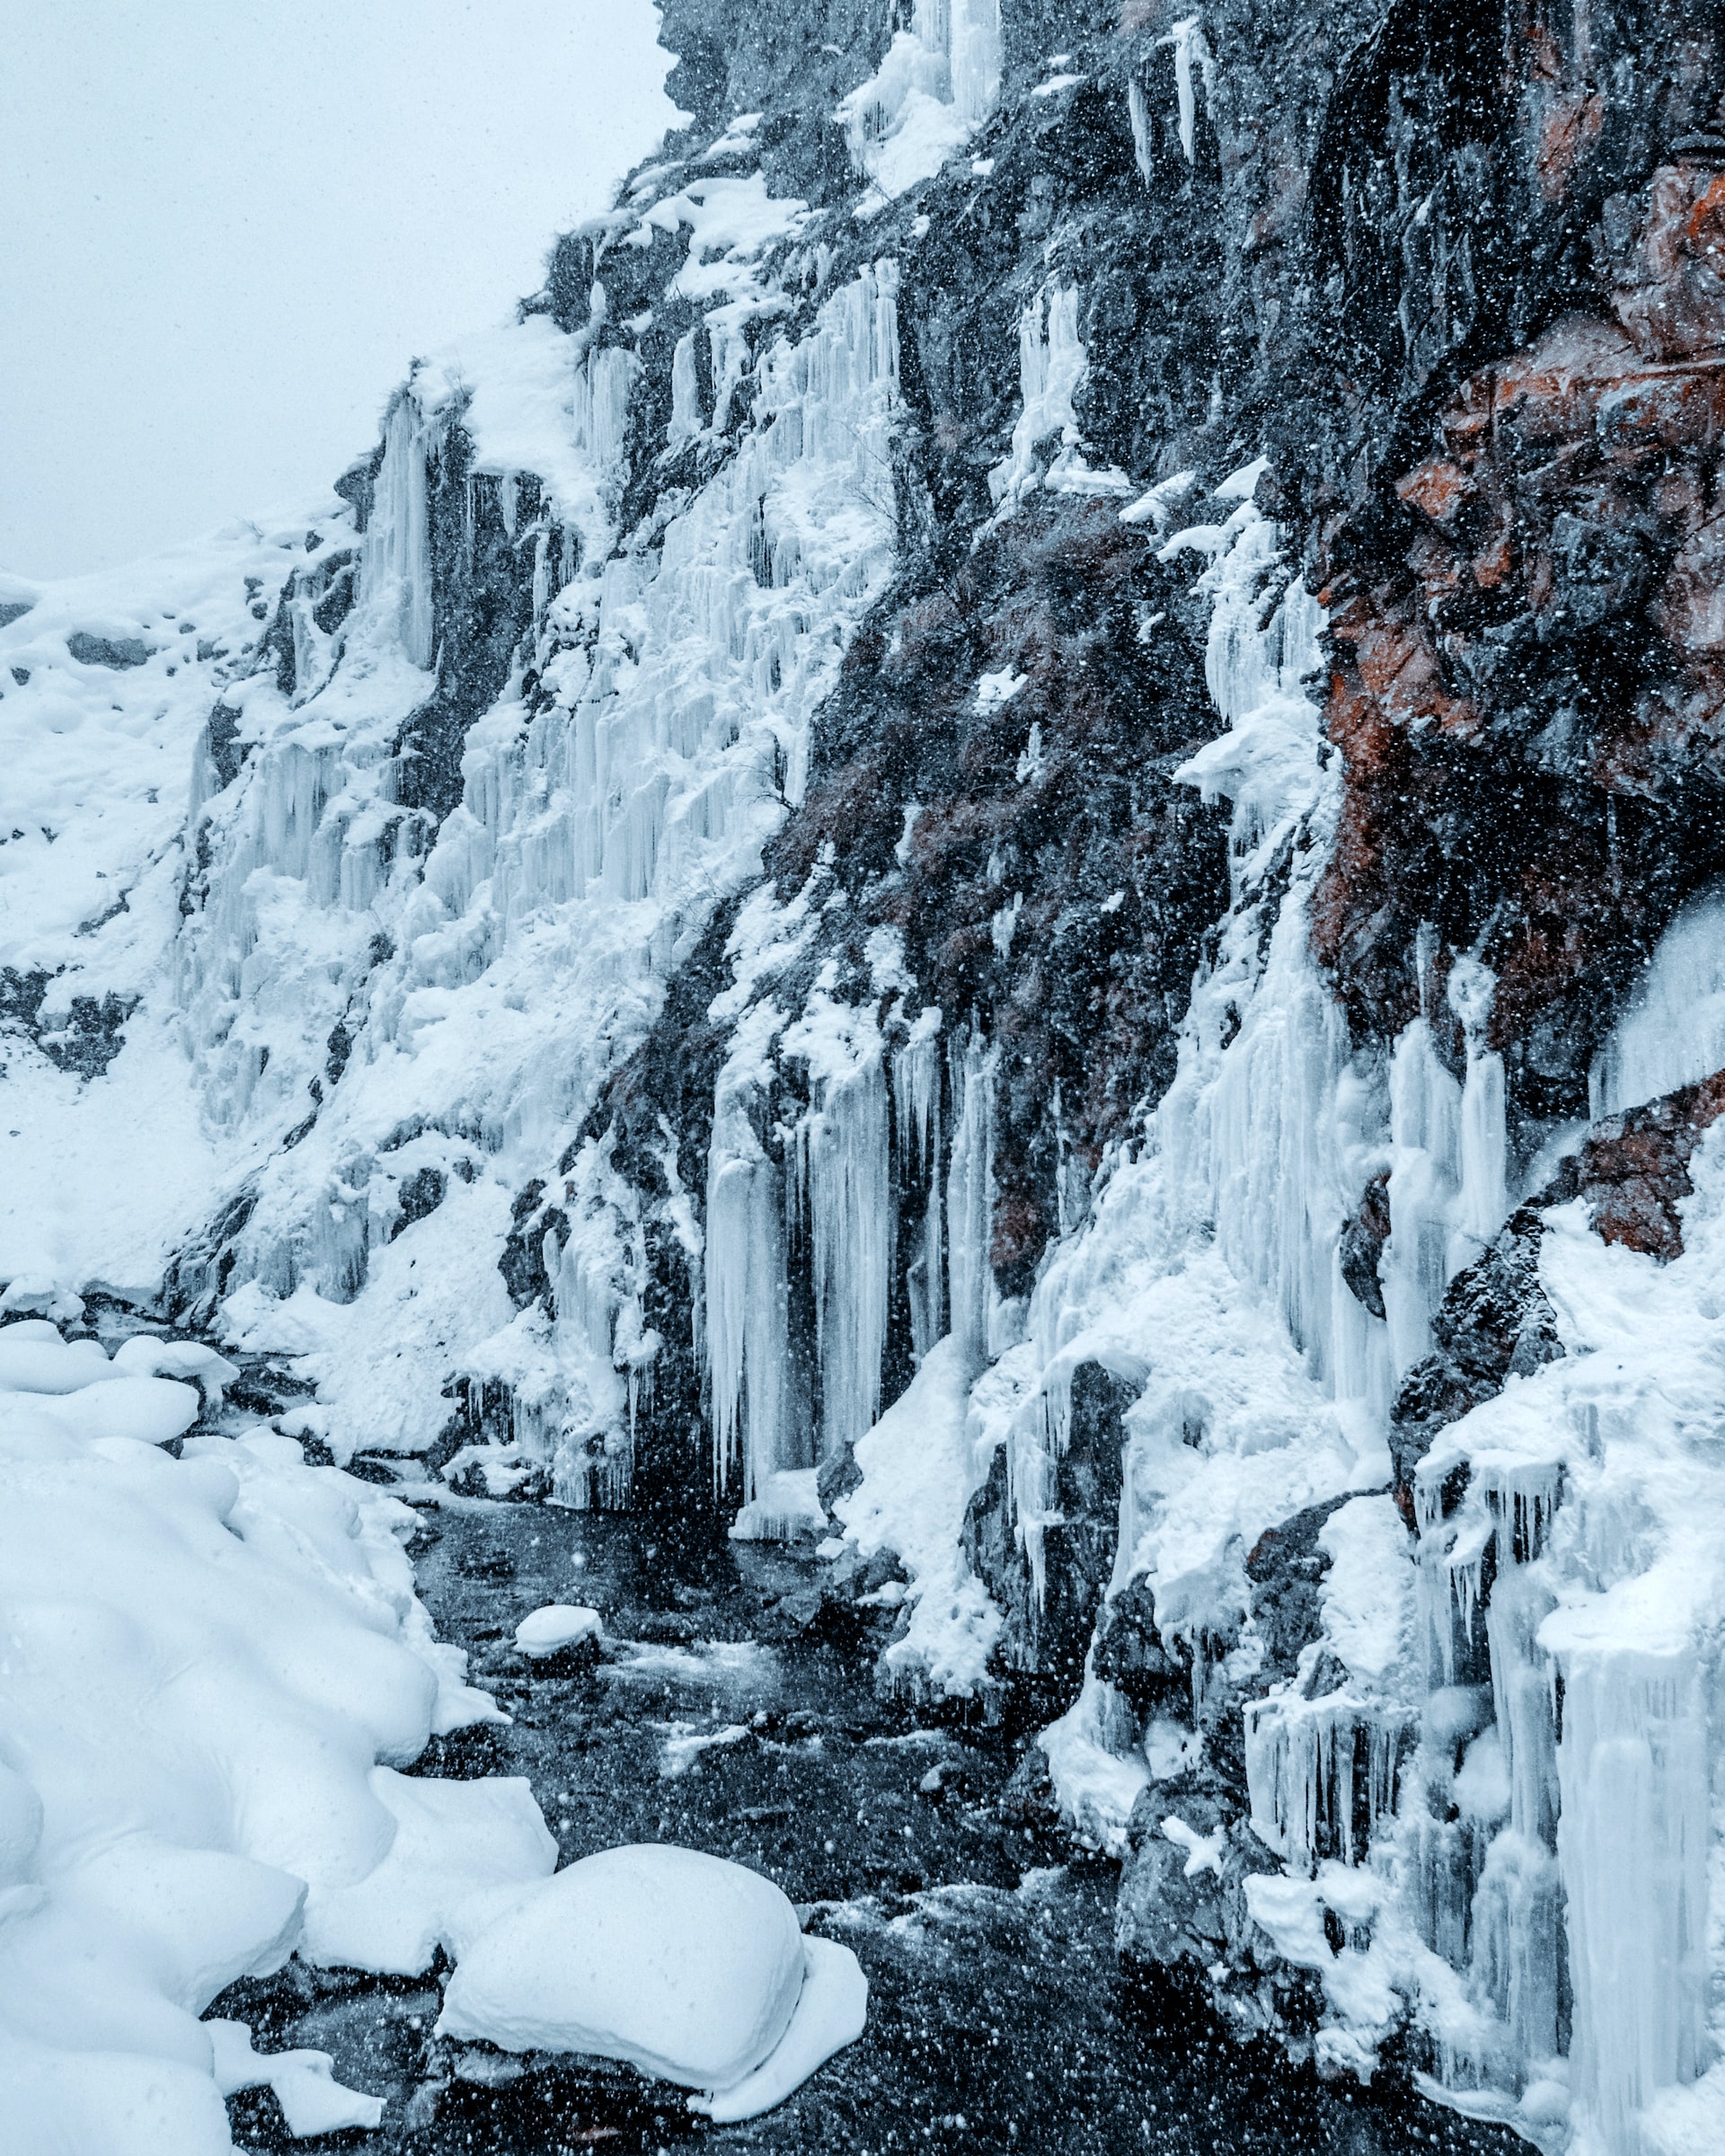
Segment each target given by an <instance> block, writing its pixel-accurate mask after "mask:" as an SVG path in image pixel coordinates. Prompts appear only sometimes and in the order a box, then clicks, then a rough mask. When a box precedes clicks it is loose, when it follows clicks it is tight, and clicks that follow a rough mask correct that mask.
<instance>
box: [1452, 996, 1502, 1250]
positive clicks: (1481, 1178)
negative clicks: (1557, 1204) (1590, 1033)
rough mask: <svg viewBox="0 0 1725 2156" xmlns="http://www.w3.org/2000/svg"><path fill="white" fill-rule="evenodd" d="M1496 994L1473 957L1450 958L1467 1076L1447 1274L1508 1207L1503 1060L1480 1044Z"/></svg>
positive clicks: (1484, 1240) (1496, 1227)
mask: <svg viewBox="0 0 1725 2156" xmlns="http://www.w3.org/2000/svg"><path fill="white" fill-rule="evenodd" d="M1496 993H1497V981H1496V978H1495V976H1493V975H1492V974H1491V971H1490V969H1489V968H1486V967H1484V966H1482V965H1481V964H1480V963H1479V962H1478V960H1477V959H1456V961H1455V965H1454V967H1453V968H1451V970H1450V976H1449V987H1448V996H1449V1003H1450V1007H1451V1008H1452V1009H1453V1010H1454V1011H1455V1014H1456V1016H1457V1017H1458V1018H1459V1019H1460V1020H1461V1021H1462V1027H1463V1032H1464V1038H1465V1039H1466V1043H1467V1074H1466V1079H1465V1082H1464V1084H1463V1088H1462V1118H1461V1132H1460V1173H1461V1192H1460V1196H1459V1199H1458V1202H1457V1206H1456V1227H1457V1230H1458V1231H1459V1233H1460V1236H1461V1243H1460V1247H1459V1248H1457V1249H1455V1250H1452V1251H1451V1255H1450V1270H1451V1271H1452V1272H1455V1271H1458V1270H1459V1269H1460V1268H1461V1267H1462V1266H1464V1265H1466V1264H1468V1263H1470V1262H1471V1261H1472V1260H1473V1259H1474V1258H1476V1257H1478V1255H1479V1253H1480V1251H1481V1250H1482V1248H1483V1247H1484V1246H1485V1244H1487V1243H1488V1242H1490V1241H1491V1238H1492V1237H1493V1236H1494V1235H1495V1234H1496V1233H1497V1232H1498V1230H1499V1228H1500V1227H1501V1226H1502V1225H1503V1223H1504V1219H1505V1216H1506V1215H1507V1214H1508V1210H1509V1190H1508V1135H1507V1130H1508V1126H1507V1120H1506V1111H1505V1106H1504V1098H1505V1096H1504V1075H1503V1058H1502V1056H1499V1055H1498V1054H1497V1053H1496V1052H1495V1051H1494V1050H1491V1049H1489V1048H1488V1047H1486V1045H1485V1041H1486V1029H1487V1028H1488V1026H1489V1025H1490V1023H1491V1003H1492V998H1493V997H1494V995H1495V994H1496Z"/></svg>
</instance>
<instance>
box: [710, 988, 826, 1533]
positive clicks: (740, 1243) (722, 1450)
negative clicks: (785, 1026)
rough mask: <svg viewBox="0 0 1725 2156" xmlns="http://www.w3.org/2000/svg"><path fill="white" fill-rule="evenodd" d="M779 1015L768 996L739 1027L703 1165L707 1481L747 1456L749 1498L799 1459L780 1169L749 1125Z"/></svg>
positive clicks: (718, 1482)
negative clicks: (790, 1407)
mask: <svg viewBox="0 0 1725 2156" xmlns="http://www.w3.org/2000/svg"><path fill="white" fill-rule="evenodd" d="M778 1022H779V1013H778V1012H777V1011H776V1010H775V1009H774V1006H773V1005H772V1004H770V1003H767V1004H763V1005H760V1006H758V1007H757V1008H756V1010H754V1011H751V1012H749V1013H748V1015H747V1018H746V1019H745V1020H744V1021H743V1023H742V1025H740V1026H739V1028H738V1030H737V1037H736V1039H735V1041H734V1043H733V1046H732V1048H731V1053H730V1057H729V1059H728V1060H727V1062H726V1064H725V1066H724V1068H723V1069H722V1070H721V1072H720V1074H719V1080H718V1084H717V1087H716V1089H715V1091H714V1097H713V1115H712V1150H711V1153H710V1154H709V1156H708V1163H707V1236H706V1279H705V1289H706V1347H707V1367H708V1371H709V1374H710V1376H711V1380H712V1439H713V1462H712V1471H713V1484H714V1487H715V1489H719V1490H721V1491H722V1490H724V1489H728V1488H729V1485H730V1468H731V1463H732V1462H733V1461H734V1460H735V1459H736V1458H737V1456H738V1454H739V1452H740V1453H741V1455H742V1460H743V1468H744V1483H743V1498H744V1501H745V1503H747V1502H749V1501H751V1500H752V1499H753V1498H754V1497H755V1496H756V1492H757V1491H758V1489H760V1488H761V1487H762V1486H763V1485H764V1483H765V1480H766V1478H767V1476H769V1475H770V1474H773V1473H775V1472H776V1471H778V1470H780V1469H781V1468H786V1467H800V1466H801V1465H803V1464H804V1462H802V1461H801V1459H800V1458H796V1457H792V1451H793V1449H794V1448H793V1447H792V1444H791V1440H790V1435H789V1429H790V1420H791V1418H790V1417H789V1415H788V1413H787V1411H786V1393H787V1386H786V1377H787V1371H786V1363H787V1360H788V1347H789V1338H788V1334H789V1328H788V1323H787V1316H786V1283H785V1263H784V1190H783V1175H782V1174H781V1172H780V1171H779V1169H778V1167H777V1165H776V1164H775V1163H774V1162H773V1161H772V1160H771V1159H769V1157H768V1155H767V1153H766V1151H765V1147H764V1146H763V1145H762V1144H761V1141H760V1138H759V1136H758V1135H757V1134H756V1127H755V1118H756V1114H758V1113H760V1112H762V1111H763V1109H764V1107H765V1095H766V1088H767V1083H768V1080H769V1075H770V1072H769V1066H768V1065H766V1063H765V1056H766V1051H767V1049H768V1048H769V1047H770V1045H771V1039H772V1035H773V1032H774V1029H775V1028H776V1026H777V1024H778Z"/></svg>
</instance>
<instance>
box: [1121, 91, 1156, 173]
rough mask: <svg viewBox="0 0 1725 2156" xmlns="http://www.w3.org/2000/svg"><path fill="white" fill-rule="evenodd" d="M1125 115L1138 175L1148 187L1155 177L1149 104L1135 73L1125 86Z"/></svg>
mask: <svg viewBox="0 0 1725 2156" xmlns="http://www.w3.org/2000/svg"><path fill="white" fill-rule="evenodd" d="M1126 110H1127V117H1128V119H1130V121H1131V123H1132V152H1133V155H1134V157H1135V158H1136V160H1137V167H1138V177H1139V179H1141V180H1142V181H1144V184H1145V185H1146V187H1148V186H1150V185H1151V184H1152V183H1153V181H1154V179H1155V175H1156V165H1155V153H1154V146H1153V143H1152V140H1151V135H1150V106H1149V102H1148V101H1147V100H1146V97H1145V94H1144V84H1142V83H1141V82H1139V80H1138V78H1137V75H1134V76H1133V77H1132V79H1131V81H1130V82H1129V83H1128V84H1127V86H1126Z"/></svg>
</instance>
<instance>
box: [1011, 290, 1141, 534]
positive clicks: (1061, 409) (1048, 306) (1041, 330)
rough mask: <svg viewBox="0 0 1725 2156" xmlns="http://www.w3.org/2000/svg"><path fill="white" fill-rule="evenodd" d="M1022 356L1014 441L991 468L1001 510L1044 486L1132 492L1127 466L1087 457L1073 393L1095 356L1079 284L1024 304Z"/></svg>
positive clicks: (1082, 491) (1074, 491)
mask: <svg viewBox="0 0 1725 2156" xmlns="http://www.w3.org/2000/svg"><path fill="white" fill-rule="evenodd" d="M1018 361H1019V394H1020V398H1021V404H1020V410H1019V415H1018V418H1017V420H1015V421H1014V423H1013V442H1012V448H1011V450H1010V451H1009V453H1008V454H1007V455H1006V456H1005V457H1004V458H1003V459H1002V461H1001V462H1000V463H999V464H996V465H995V467H994V468H993V470H992V471H991V472H990V473H989V474H988V490H989V492H990V493H991V494H992V495H993V497H994V499H995V503H996V505H997V508H998V509H999V511H1000V513H1002V514H1004V513H1005V512H1006V511H1008V510H1010V509H1011V508H1013V505H1014V504H1015V503H1017V502H1019V501H1021V500H1022V499H1023V497H1024V496H1025V495H1026V494H1029V493H1031V492H1033V491H1034V490H1036V489H1037V488H1038V487H1046V488H1048V490H1050V491H1052V492H1055V493H1066V494H1129V493H1131V492H1132V491H1133V489H1132V487H1131V485H1130V483H1129V482H1128V480H1127V479H1126V477H1125V475H1124V474H1123V473H1120V472H1119V471H1117V470H1115V469H1114V468H1113V467H1112V466H1109V467H1107V468H1105V469H1102V470H1093V469H1092V467H1091V466H1090V465H1089V464H1086V463H1085V461H1084V449H1083V444H1082V439H1081V437H1080V433H1079V429H1078V420H1077V415H1076V413H1075V411H1074V409H1073V399H1074V398H1075V395H1076V394H1077V393H1078V391H1079V389H1080V388H1081V387H1082V386H1083V384H1084V376H1085V374H1086V373H1087V371H1088V369H1089V366H1090V361H1089V358H1088V356H1087V354H1086V353H1085V350H1084V340H1083V338H1082V337H1081V335H1080V334H1079V330H1078V292H1077V289H1076V287H1074V286H1072V285H1060V284H1056V285H1050V286H1048V287H1045V289H1043V290H1042V291H1040V292H1039V293H1038V294H1037V296H1036V297H1035V298H1034V299H1032V300H1031V304H1030V305H1029V306H1027V307H1026V308H1025V310H1024V312H1023V314H1022V316H1021V318H1020V321H1019V331H1018ZM1050 440H1053V441H1055V442H1056V443H1057V449H1056V452H1055V455H1054V458H1053V461H1052V462H1051V463H1048V464H1046V468H1045V467H1044V465H1043V464H1041V463H1039V460H1038V455H1037V452H1038V450H1039V448H1040V447H1042V446H1044V445H1046V444H1047V443H1048V441H1050Z"/></svg>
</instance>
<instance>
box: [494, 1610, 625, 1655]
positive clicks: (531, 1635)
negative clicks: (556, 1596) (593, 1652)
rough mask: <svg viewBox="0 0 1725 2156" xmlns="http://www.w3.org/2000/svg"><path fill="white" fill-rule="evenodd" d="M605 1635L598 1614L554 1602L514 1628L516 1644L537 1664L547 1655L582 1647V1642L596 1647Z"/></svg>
mask: <svg viewBox="0 0 1725 2156" xmlns="http://www.w3.org/2000/svg"><path fill="white" fill-rule="evenodd" d="M604 1631H605V1627H604V1625H603V1624H602V1623H601V1622H600V1621H599V1613H598V1612H597V1610H587V1609H581V1608H579V1607H578V1606H577V1605H576V1604H572V1603H562V1602H553V1603H548V1604H546V1606H545V1607H544V1609H543V1610H535V1611H534V1613H533V1614H532V1615H531V1616H530V1617H524V1618H523V1619H522V1620H521V1621H520V1623H519V1624H517V1626H516V1628H515V1644H516V1645H517V1647H518V1648H520V1650H521V1652H522V1653H523V1654H524V1655H526V1656H529V1657H531V1658H532V1659H533V1660H535V1661H537V1660H538V1659H539V1658H540V1657H542V1656H544V1655H557V1654H561V1653H562V1650H563V1649H564V1648H566V1647H579V1645H580V1643H581V1641H582V1640H583V1639H591V1640H592V1641H594V1643H595V1644H596V1645H597V1642H598V1640H599V1639H600V1638H601V1637H602V1636H603V1634H604Z"/></svg>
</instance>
